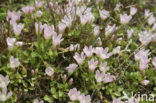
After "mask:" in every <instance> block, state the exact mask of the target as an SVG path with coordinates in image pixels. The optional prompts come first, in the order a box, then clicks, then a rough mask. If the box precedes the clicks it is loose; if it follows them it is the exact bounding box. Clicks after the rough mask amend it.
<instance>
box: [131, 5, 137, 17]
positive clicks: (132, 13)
mask: <svg viewBox="0 0 156 103" xmlns="http://www.w3.org/2000/svg"><path fill="white" fill-rule="evenodd" d="M136 13H137V8H135V7H131V8H130V15H132V16H133V15H135V14H136Z"/></svg>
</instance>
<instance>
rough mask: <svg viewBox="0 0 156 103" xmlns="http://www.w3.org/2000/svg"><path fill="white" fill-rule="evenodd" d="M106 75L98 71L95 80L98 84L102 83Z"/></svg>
mask: <svg viewBox="0 0 156 103" xmlns="http://www.w3.org/2000/svg"><path fill="white" fill-rule="evenodd" d="M104 76H105V73H100V71H99V70H97V71H96V74H95V79H96V81H97V82H102V81H103V79H104Z"/></svg>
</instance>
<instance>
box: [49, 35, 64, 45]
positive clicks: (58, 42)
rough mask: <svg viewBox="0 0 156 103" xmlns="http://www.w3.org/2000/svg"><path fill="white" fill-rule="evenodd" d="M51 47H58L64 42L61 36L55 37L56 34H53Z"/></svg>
mask: <svg viewBox="0 0 156 103" xmlns="http://www.w3.org/2000/svg"><path fill="white" fill-rule="evenodd" d="M52 38H53V46H54V48H55V47H56V46H60V43H61V42H62V41H63V40H64V39H62V34H59V35H57V34H56V33H54V34H53V37H52Z"/></svg>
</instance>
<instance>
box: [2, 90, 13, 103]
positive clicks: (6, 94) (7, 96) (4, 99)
mask: <svg viewBox="0 0 156 103" xmlns="http://www.w3.org/2000/svg"><path fill="white" fill-rule="evenodd" d="M11 96H12V92H9V93H7V88H2V91H1V92H0V101H3V102H4V101H6V100H8V99H9V98H10V97H11Z"/></svg>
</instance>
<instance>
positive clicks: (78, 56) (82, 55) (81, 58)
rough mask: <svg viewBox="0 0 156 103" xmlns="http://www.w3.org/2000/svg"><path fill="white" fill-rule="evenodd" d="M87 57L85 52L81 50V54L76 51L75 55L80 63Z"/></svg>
mask: <svg viewBox="0 0 156 103" xmlns="http://www.w3.org/2000/svg"><path fill="white" fill-rule="evenodd" d="M85 58H86V56H85V55H84V52H81V55H80V54H78V53H77V52H76V53H75V55H74V59H75V60H76V62H77V63H78V64H80V65H81V64H82V63H83V62H84V60H85Z"/></svg>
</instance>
